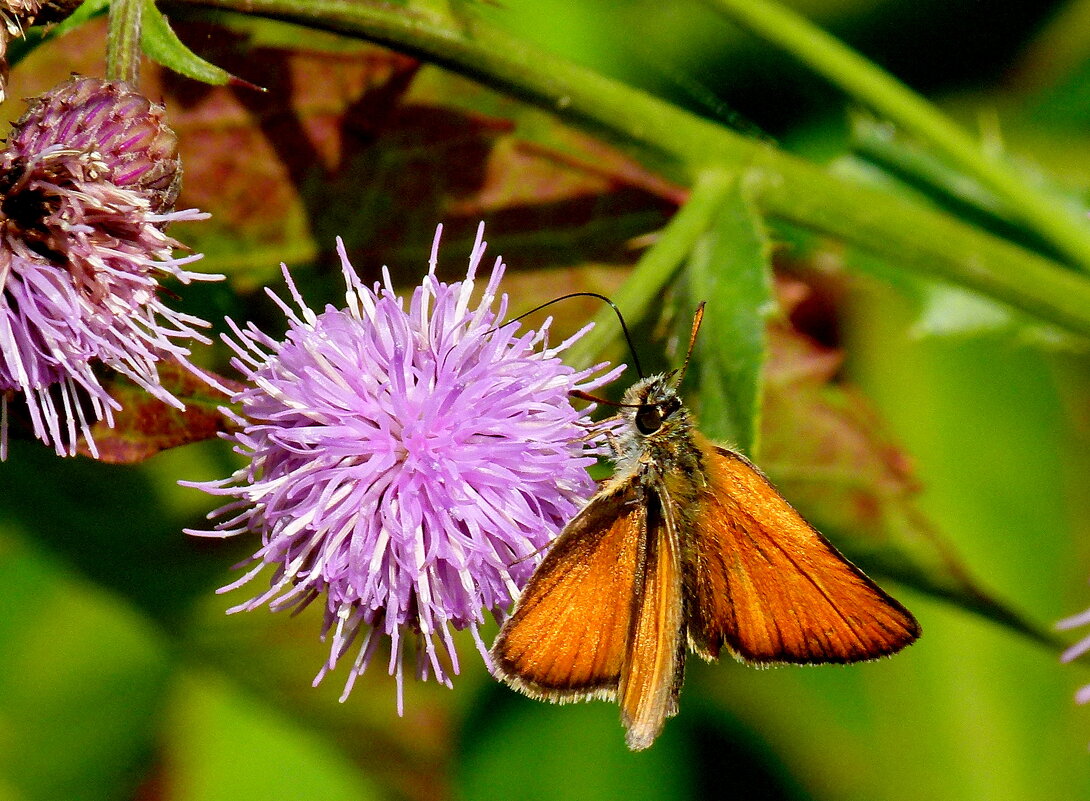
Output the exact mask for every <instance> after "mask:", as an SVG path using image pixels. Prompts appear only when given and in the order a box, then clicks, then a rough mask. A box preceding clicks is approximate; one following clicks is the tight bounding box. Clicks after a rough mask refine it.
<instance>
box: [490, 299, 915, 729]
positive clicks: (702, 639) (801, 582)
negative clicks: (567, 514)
mask: <svg viewBox="0 0 1090 801" xmlns="http://www.w3.org/2000/svg"><path fill="white" fill-rule="evenodd" d="M702 317H703V304H701V307H700V309H698V310H697V316H696V320H695V321H694V323H693V339H694V340H695V337H696V332H697V329H698V328H699V326H700V320H701V318H702ZM689 352H690V354H691V352H692V341H690V345H689ZM687 363H688V357H686V364H687ZM684 369H685V368H684V367H682V369H681V371H680V372H679V371H674V372H673V373H669V374H664V375H655V376H651V377H650V378H645V379H642V380H641V381H639V382H638V383H636V384H635V385H634V386H632V387H630V388H629V389H628V391H627V392H626V393H625V395H624V399H623V401H622V403H621V404H620V406H621V408H622V412H621V415H622V417H623V419H624V421H625V426H624V429H623V431H622V433H621V434H620V435H619V437H618V438H617V440H616V442H614V443H612V446H613V450H614V452H615V461H616V465H617V467H616V472H615V474H614V476H613V477H612V478H611V479H609V480H608V481H606V482H605V483H604V484H603V485H602V486H601V488H600V489H599V490H598V492H597V494H595V495H594V497H593V498H591V500H590V502H589V503H588V504H587V505H586V506H585V507H584V508H583V510H582V511H581V512H580V513H579V514H578V515H576V517H575V518H574V519H573V520H572V521H571V522H570V523H568V525H567V526H565V528H564V530H563V531H562V532H561V533H560V535H559V537H558V538H557V539H556V541H555V543H554V544H553V546H552V548H551V549H550V551H549V553H548V554H547V555H546V557H545V559H544V560H543V561H542V562H541V564H540V565H539V566H538V568H537V570H536V571H535V573H534V574H533V576H531V578H530V581H529V583H528V584H527V585H526V588H525V589H524V590H523V592H522V595H521V597H520V598H519V600H518V602H517V603H516V605H515V608H514V611H513V612H512V614H511V616H510V617H509V618H508V620H507V621H506V623H504V625H503V627H502V629H501V630H500V633H499V636H498V637H497V638H496V642H495V643H494V644H493V646H492V650H491V655H492V660H493V664H494V670H495V672H496V675H497V676H498V677H499V678H501V679H502V680H503V681H505V682H506V683H507V684H509V685H510V686H512V687H514V688H515V689H517V690H519V691H521V692H523V693H525V694H526V695H529V696H530V697H532V698H537V699H542V700H547V701H555V702H560V703H564V702H568V701H581V700H587V699H591V698H602V699H606V700H611V701H614V700H615V701H617V702H619V703H620V706H621V720H622V722H623V724H624V727H625V729H626V730H627V736H626V741H627V743H628V747H629V748H631V749H632V750H641V749H644V748H647V747H648V746H650V745H651V743H652V742H654V740H655V738H656V737H657V736H658V734H659V732H661V731H662V727H663V724H664V723H665V721H666V718H668V717H670V716H672V715H674V714H676V712H677V699H678V693H679V692H680V690H681V684H682V679H683V676H684V670H685V656H686V650H687V647H688V648H689V649H692V650H693V651H695V652H696V653H697V654H699V655H700V656H702V657H703V658H704V659H707V660H709V661H710V660H714V659H718V657H719V652H720V650H721V649H722V647H723V646H724V645H725V646H726V647H727V649H728V650H729V651H730V652H731V653H732V654H733V655H734V656H735V657H736V658H737V659H739V660H741V661H743V662H747V663H750V664H754V665H770V664H777V663H796V664H817V663H826V662H838V663H847V662H859V661H863V660H867V659H875V658H877V657H879V656H885V655H888V654H892V653H895V652H896V651H899V650H901V649H902V648H904V647H905V646H906V645H908V644H909V643H911V642H913V641H914V640H915V639H916V638H917V637H919V636H920V626H919V624H918V623H917V622H916V619H915V618H914V617H913V616H912V614H911V613H910V612H909V611H908V610H907V609H905V608H904V607H903V606H901V604H899V603H898V602H897V601H895V600H894V599H893V598H891V597H890V596H889V595H887V594H886V593H885V592H883V591H882V589H881V588H879V587H878V585H876V584H875V583H874V582H873V581H871V580H870V579H869V578H867V576H866V575H864V574H863V572H862V571H861V570H859V568H857V567H855V565H853V564H851V562H849V561H848V560H847V559H845V558H844V557H843V556H842V555H841V554H840V553H839V552H838V551H837V550H836V549H835V548H834V547H833V546H832V545H831V544H830V543H829V542H828V541H827V540H826V539H825V538H824V537H823V536H822V535H821V534H820V533H818V531H816V530H815V529H814V528H813V527H812V526H811V525H810V524H809V523H807V522H806V521H805V520H803V518H802V516H801V515H800V514H799V513H798V512H796V511H795V510H794V509H793V508H792V507H791V505H790V504H789V503H788V502H787V501H786V500H784V498H783V497H782V496H781V495H780V494H779V493H778V492H777V491H776V489H775V488H774V487H773V486H772V484H770V483H769V481H768V479H767V478H765V476H764V474H763V473H761V471H760V470H758V469H757V468H756V467H755V466H754V465H753V464H751V463H750V462H749V461H748V460H747V459H746V458H745V457H744V456H741V455H740V454H738V453H735V452H734V451H731V450H728V449H727V448H722V447H719V446H717V445H715V444H713V443H712V442H710V441H709V440H707V439H706V438H705V437H704V436H703V435H701V434H700V432H698V431H697V430H696V429H695V427H694V426H693V422H692V418H691V416H690V414H689V411H688V410H687V409H686V408H685V406H684V405H683V404H682V402H681V399H680V398H679V397H678V394H677V385H678V383H679V382H680V374H681V373H684Z"/></svg>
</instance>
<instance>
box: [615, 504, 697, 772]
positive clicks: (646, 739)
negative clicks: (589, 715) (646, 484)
mask: <svg viewBox="0 0 1090 801" xmlns="http://www.w3.org/2000/svg"><path fill="white" fill-rule="evenodd" d="M649 495H650V496H653V497H650V498H649V502H648V511H647V525H648V528H647V534H646V538H645V540H644V546H643V547H644V554H645V555H644V558H643V559H642V560H641V562H642V563H643V569H642V570H640V571H639V572H640V574H641V575H639V576H638V578H637V581H638V582H639V585H638V586H637V593H636V595H635V604H636V608H635V610H634V615H635V617H634V618H633V621H632V630H631V635H630V638H631V639H630V645H629V648H628V655H627V659H626V660H625V663H624V666H623V669H622V671H621V681H620V690H619V693H618V696H619V697H618V700H619V701H620V704H621V720H622V722H623V723H624V726H625V729H626V730H627V742H628V747H629V748H631V749H633V750H635V751H638V750H641V749H643V748H647V747H648V746H649V745H651V743H652V742H654V740H655V738H656V737H657V736H658V734H659V732H660V731H662V726H663V723H664V722H665V721H666V718H667V717H669V716H671V715H673V714H675V713H676V712H677V695H678V691H679V690H680V688H681V679H682V676H683V672H684V668H685V642H684V640H683V639H682V630H683V626H682V622H683V621H682V600H681V564H680V558H681V556H680V552H679V548H678V541H677V534H676V530H675V528H674V526H673V525H672V517H671V516H670V510H669V506H668V504H662V503H660V502H659V499H658V497H657V496H654V493H649ZM664 512H665V514H664Z"/></svg>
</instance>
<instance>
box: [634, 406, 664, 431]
mask: <svg viewBox="0 0 1090 801" xmlns="http://www.w3.org/2000/svg"><path fill="white" fill-rule="evenodd" d="M661 426H662V411H661V410H660V409H659V407H658V405H657V404H654V403H645V404H644V405H643V406H641V407H640V408H639V409H637V410H636V430H637V431H639V432H640V433H641V434H643V435H645V436H646V435H647V434H654V433H655V432H656V431H658V430H659V428H660V427H661Z"/></svg>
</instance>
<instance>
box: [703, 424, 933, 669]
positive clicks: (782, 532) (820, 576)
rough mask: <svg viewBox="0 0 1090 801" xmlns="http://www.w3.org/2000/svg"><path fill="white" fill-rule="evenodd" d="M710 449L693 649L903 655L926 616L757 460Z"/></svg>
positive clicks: (809, 659)
mask: <svg viewBox="0 0 1090 801" xmlns="http://www.w3.org/2000/svg"><path fill="white" fill-rule="evenodd" d="M697 443H698V445H699V446H700V448H701V451H702V456H703V460H704V464H705V468H706V471H707V476H708V484H709V486H708V487H707V488H706V491H705V492H704V493H703V494H702V495H701V498H700V504H701V505H700V509H699V512H698V519H699V525H693V526H690V527H689V530H688V531H686V532H684V534H683V536H684V537H687V540H686V543H685V559H684V562H685V565H684V567H685V582H686V592H687V599H686V600H687V605H686V619H687V624H688V631H689V640H690V643H691V644H692V647H693V648H694V650H696V651H697V652H698V653H700V654H701V655H702V656H704V657H706V658H717V657H718V656H719V652H720V649H721V647H722V645H724V644H725V645H726V646H727V647H728V648H729V649H730V650H731V651H732V652H733V653H734V654H735V655H737V656H738V657H739V658H741V659H742V660H744V661H747V662H753V663H758V664H768V663H776V662H794V663H820V662H857V661H861V660H866V659H874V658H876V657H879V656H883V655H886V654H891V653H894V652H895V651H898V650H900V649H901V648H903V647H904V646H906V645H908V644H909V643H911V642H912V641H913V640H915V639H916V638H917V637H918V636H919V634H920V628H919V624H918V623H917V622H916V620H915V618H913V617H912V615H911V613H909V612H908V610H906V609H905V608H904V607H903V606H901V605H900V604H899V603H898V602H897V601H895V600H894V599H893V598H891V597H890V596H889V595H887V594H886V593H885V592H883V591H882V589H881V588H879V587H878V585H876V584H875V583H874V582H873V581H871V580H870V579H869V578H867V576H865V575H864V574H863V572H862V571H860V570H859V569H858V568H856V567H855V566H854V565H852V564H851V563H850V562H849V561H848V560H847V559H845V558H844V557H843V556H841V555H840V553H839V552H837V550H836V549H835V548H833V546H832V545H831V544H829V542H828V541H827V540H826V539H825V538H824V537H822V536H821V534H819V533H818V532H817V531H816V530H815V529H814V528H813V527H812V526H810V524H809V523H807V522H806V521H805V520H804V519H803V518H802V516H801V515H800V514H799V513H798V512H796V511H795V509H794V508H792V507H791V505H790V504H789V503H788V502H787V501H786V500H784V499H783V497H782V496H781V495H780V494H779V492H777V491H776V490H775V488H773V487H772V485H771V484H770V483H769V481H768V479H766V478H765V477H764V475H763V474H762V473H761V472H760V471H759V470H758V469H757V468H756V467H754V466H753V465H752V464H751V463H750V462H749V461H748V460H746V459H745V458H744V457H742V456H740V455H739V454H737V453H734V452H733V451H730V450H727V449H725V448H719V447H717V446H715V445H712V444H711V443H710V442H708V441H707V440H706V439H704V438H703V437H699V438H698V440H697Z"/></svg>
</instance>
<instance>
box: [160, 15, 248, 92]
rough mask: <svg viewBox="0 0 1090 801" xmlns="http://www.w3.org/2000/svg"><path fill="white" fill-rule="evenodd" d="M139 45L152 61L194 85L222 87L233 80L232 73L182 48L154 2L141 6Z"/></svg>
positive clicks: (179, 40) (183, 46)
mask: <svg viewBox="0 0 1090 801" xmlns="http://www.w3.org/2000/svg"><path fill="white" fill-rule="evenodd" d="M140 43H141V45H142V46H143V48H144V52H145V53H146V54H147V56H148V58H150V59H152V61H155V62H156V63H158V64H162V65H163V66H164V67H167V68H168V69H172V70H174V71H175V72H177V73H179V74H181V75H184V76H186V77H187V78H192V79H193V80H195V81H202V82H203V83H208V84H212V85H213V86H223V85H224V84H226V83H228V82H229V81H230V80H231V78H232V77H233V76H232V75H231V73H229V72H227V71H226V70H224V69H220V68H219V67H217V66H216V65H215V64H210V63H208V62H207V61H205V60H204V59H203V58H201V57H200V56H198V55H197V54H196V53H194V52H193V51H192V50H190V49H189V48H188V47H186V46H185V45H184V44H182V40H181V39H179V38H178V36H177V34H175V33H174V31H173V29H172V28H171V27H170V23H169V22H167V18H166V17H165V16H163V14H162V13H161V12H160V11H159V9H158V8H156V6H155V0H146V3H145V5H144V20H143V29H142V35H141V39H140Z"/></svg>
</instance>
